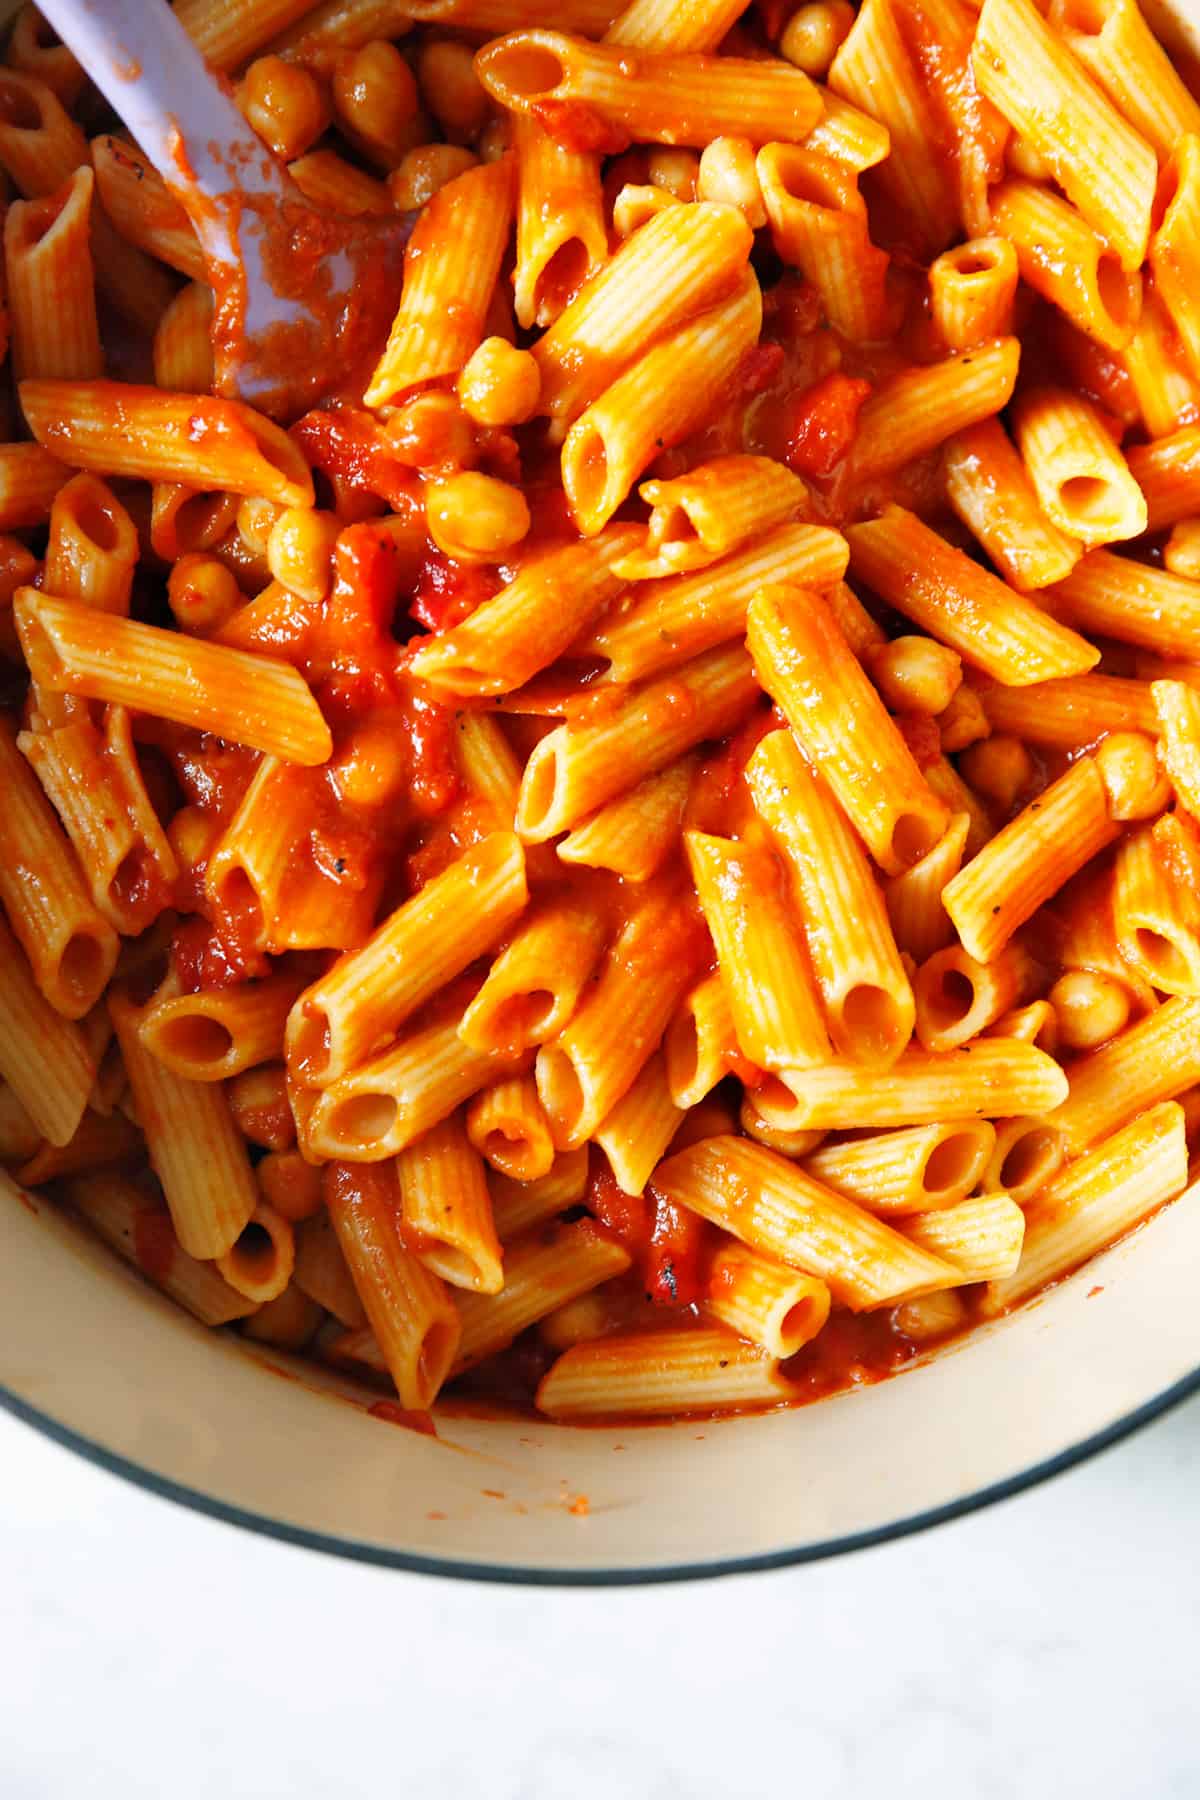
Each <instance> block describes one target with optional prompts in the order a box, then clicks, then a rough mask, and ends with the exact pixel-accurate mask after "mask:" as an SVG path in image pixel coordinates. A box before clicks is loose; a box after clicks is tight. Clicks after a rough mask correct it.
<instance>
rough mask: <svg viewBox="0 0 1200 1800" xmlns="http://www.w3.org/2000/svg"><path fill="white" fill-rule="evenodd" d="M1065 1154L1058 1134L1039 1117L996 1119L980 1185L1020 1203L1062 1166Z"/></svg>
mask: <svg viewBox="0 0 1200 1800" xmlns="http://www.w3.org/2000/svg"><path fill="white" fill-rule="evenodd" d="M1065 1154H1066V1151H1065V1149H1064V1145H1063V1135H1062V1133H1061V1132H1060V1131H1058V1130H1056V1129H1055V1128H1054V1126H1052V1125H1048V1124H1046V1123H1045V1122H1044V1121H1043V1120H1041V1119H998V1120H997V1121H996V1144H995V1148H994V1149H993V1151H992V1154H991V1156H990V1158H989V1159H988V1165H987V1168H986V1169H985V1170H984V1172H983V1178H982V1181H981V1183H980V1186H981V1187H982V1189H983V1192H984V1193H985V1194H995V1193H1004V1194H1007V1195H1008V1197H1009V1199H1010V1200H1015V1201H1016V1202H1017V1205H1018V1206H1024V1205H1025V1204H1026V1203H1027V1202H1028V1201H1030V1200H1032V1199H1033V1197H1034V1195H1035V1194H1037V1193H1038V1192H1039V1190H1040V1189H1041V1188H1043V1187H1045V1185H1046V1183H1047V1182H1048V1181H1049V1180H1050V1178H1051V1177H1052V1176H1053V1175H1056V1174H1057V1173H1058V1171H1059V1169H1061V1168H1062V1165H1063V1158H1064V1156H1065Z"/></svg>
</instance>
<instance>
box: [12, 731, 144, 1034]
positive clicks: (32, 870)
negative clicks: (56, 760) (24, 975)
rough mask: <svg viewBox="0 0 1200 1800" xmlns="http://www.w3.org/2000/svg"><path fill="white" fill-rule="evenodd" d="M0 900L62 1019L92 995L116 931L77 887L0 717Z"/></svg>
mask: <svg viewBox="0 0 1200 1800" xmlns="http://www.w3.org/2000/svg"><path fill="white" fill-rule="evenodd" d="M0 793H2V794H3V804H2V805H0V904H2V905H3V907H4V910H5V912H6V913H7V914H8V919H9V923H10V924H11V926H12V928H13V932H14V933H15V935H16V937H17V940H18V942H19V943H20V945H21V947H22V949H23V951H24V953H25V956H26V957H27V958H28V960H29V966H30V969H31V971H32V974H33V978H34V980H35V981H36V983H37V985H38V987H39V988H40V989H41V991H42V993H43V994H44V995H45V996H46V998H47V1000H48V1001H49V1002H50V1004H51V1006H53V1007H54V1009H55V1010H56V1011H57V1012H60V1013H62V1014H63V1016H64V1017H65V1018H68V1019H79V1018H82V1017H83V1015H84V1013H86V1012H90V1011H91V1009H92V1007H93V1006H94V1005H95V1004H96V1001H97V1000H98V999H99V998H100V995H101V994H102V993H103V991H104V988H105V986H106V984H107V982H108V979H109V977H110V975H111V974H112V972H113V969H114V967H115V966H116V961H117V950H118V947H119V946H118V942H117V934H116V932H115V931H114V930H113V928H112V926H111V925H110V924H109V922H108V920H107V919H106V918H104V916H103V915H102V913H101V912H100V910H99V908H98V907H97V906H96V904H95V902H94V901H93V899H92V897H91V895H90V894H89V893H88V891H87V889H86V887H85V886H84V882H83V878H82V876H81V874H80V870H79V865H78V863H77V862H76V859H75V855H74V852H73V851H72V849H71V846H70V844H69V843H68V841H67V839H66V837H65V836H64V835H63V831H62V828H61V826H60V824H59V822H58V819H57V818H56V816H55V814H54V812H53V810H52V808H51V806H50V804H49V802H48V801H47V799H46V797H45V795H44V793H43V792H42V789H41V788H40V787H39V785H38V782H37V780H36V778H35V776H34V774H33V771H32V770H31V769H30V767H29V764H28V763H27V762H26V760H25V758H24V757H23V756H22V755H21V752H20V750H19V749H18V747H17V742H16V739H15V737H14V735H13V732H12V729H11V727H10V726H9V725H8V724H7V723H6V722H5V721H4V720H3V719H2V718H0Z"/></svg>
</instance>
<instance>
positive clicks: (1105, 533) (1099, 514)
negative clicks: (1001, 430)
mask: <svg viewBox="0 0 1200 1800" xmlns="http://www.w3.org/2000/svg"><path fill="white" fill-rule="evenodd" d="M1013 431H1014V433H1015V436H1016V440H1017V448H1018V449H1019V450H1020V452H1021V457H1022V460H1023V461H1024V464H1025V469H1026V472H1027V473H1028V475H1029V478H1030V480H1031V481H1032V483H1033V486H1034V490H1035V492H1036V493H1037V497H1038V504H1039V505H1040V506H1041V509H1042V511H1043V512H1044V513H1045V515H1046V517H1047V518H1048V519H1049V521H1050V523H1051V524H1052V525H1056V526H1057V527H1058V529H1059V530H1060V531H1063V532H1065V533H1066V534H1067V536H1068V537H1073V538H1077V539H1078V540H1079V542H1080V543H1081V544H1083V546H1084V548H1085V549H1088V550H1091V549H1094V548H1095V547H1096V546H1097V545H1099V544H1112V543H1116V542H1118V541H1120V540H1122V539H1124V538H1131V537H1137V536H1139V535H1140V533H1142V532H1143V531H1145V529H1146V523H1147V514H1146V502H1145V499H1144V498H1143V496H1142V493H1141V491H1140V489H1139V488H1138V485H1137V481H1136V480H1135V478H1134V476H1133V473H1132V471H1131V470H1130V468H1129V465H1128V463H1127V462H1126V461H1125V458H1124V457H1123V456H1122V455H1121V452H1120V450H1119V449H1118V448H1117V446H1116V444H1115V443H1114V442H1113V440H1112V438H1111V437H1110V436H1109V434H1108V433H1107V431H1105V429H1104V426H1103V424H1102V422H1101V420H1100V418H1099V415H1098V414H1097V412H1096V409H1095V407H1094V406H1093V405H1092V404H1091V402H1090V401H1088V400H1085V399H1084V398H1083V397H1082V396H1081V395H1079V394H1072V393H1068V392H1067V390H1066V389H1065V388H1032V389H1029V390H1027V391H1026V392H1025V393H1024V394H1022V395H1021V397H1020V398H1019V399H1018V401H1017V402H1016V405H1015V406H1014V408H1013Z"/></svg>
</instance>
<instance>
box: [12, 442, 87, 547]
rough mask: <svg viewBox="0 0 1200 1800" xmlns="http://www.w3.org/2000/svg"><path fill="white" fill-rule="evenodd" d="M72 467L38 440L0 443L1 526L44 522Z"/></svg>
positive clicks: (22, 527) (17, 528) (23, 526)
mask: <svg viewBox="0 0 1200 1800" xmlns="http://www.w3.org/2000/svg"><path fill="white" fill-rule="evenodd" d="M70 479H71V471H70V469H69V468H68V467H67V465H66V463H64V462H60V461H59V459H58V457H57V456H51V454H50V452H49V451H48V450H43V449H42V447H41V445H40V444H0V530H2V531H23V530H25V529H26V527H27V526H30V525H44V524H45V523H46V521H47V519H48V518H49V517H50V508H51V506H52V505H53V502H54V496H55V495H56V494H57V493H58V490H59V489H60V488H62V487H65V486H66V484H67V482H68V481H70Z"/></svg>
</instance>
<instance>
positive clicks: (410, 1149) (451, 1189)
mask: <svg viewBox="0 0 1200 1800" xmlns="http://www.w3.org/2000/svg"><path fill="white" fill-rule="evenodd" d="M396 1175H397V1178H398V1180H399V1183H400V1202H401V1207H402V1211H403V1218H402V1221H401V1227H400V1229H401V1235H402V1237H403V1239H404V1242H405V1243H406V1244H407V1245H408V1246H409V1248H410V1249H411V1250H413V1251H414V1252H415V1254H416V1256H417V1258H418V1260H419V1261H420V1262H421V1263H423V1264H424V1266H425V1267H426V1268H427V1269H432V1271H433V1273H434V1274H435V1275H440V1276H441V1278H442V1280H443V1281H445V1282H448V1283H449V1285H450V1286H451V1287H455V1288H467V1289H469V1290H470V1291H471V1292H472V1293H476V1294H498V1293H499V1292H500V1290H501V1288H502V1287H503V1286H504V1269H503V1267H502V1264H501V1260H500V1240H499V1239H498V1238H497V1236H496V1228H495V1225H494V1224H493V1222H492V1201H491V1196H490V1194H489V1193H488V1185H487V1177H486V1176H485V1174H484V1169H483V1158H482V1157H481V1156H480V1154H479V1152H478V1150H477V1149H476V1148H475V1146H474V1145H473V1144H472V1143H471V1141H470V1139H469V1138H468V1136H467V1133H466V1130H465V1127H464V1125H463V1122H462V1120H461V1119H460V1118H459V1117H458V1116H457V1115H452V1116H451V1117H450V1118H448V1119H443V1120H442V1122H441V1124H440V1125H435V1126H434V1127H433V1128H432V1130H430V1131H427V1132H425V1133H424V1135H423V1136H421V1137H419V1138H418V1139H417V1140H416V1142H415V1143H412V1144H408V1145H406V1146H405V1148H404V1149H403V1150H401V1151H400V1153H399V1154H398V1156H397V1157H396Z"/></svg>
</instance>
